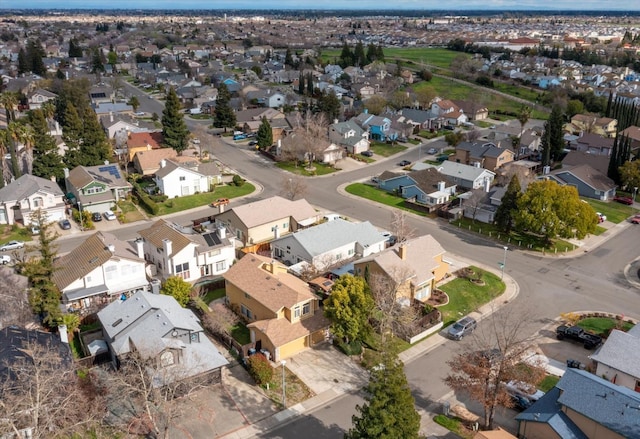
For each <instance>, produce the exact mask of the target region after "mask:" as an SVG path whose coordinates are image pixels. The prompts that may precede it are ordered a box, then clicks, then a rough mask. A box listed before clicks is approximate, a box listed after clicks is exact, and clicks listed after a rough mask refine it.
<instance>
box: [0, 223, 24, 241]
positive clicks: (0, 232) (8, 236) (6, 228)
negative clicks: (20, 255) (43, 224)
mask: <svg viewBox="0 0 640 439" xmlns="http://www.w3.org/2000/svg"><path fill="white" fill-rule="evenodd" d="M31 239H32V238H31V233H30V231H29V230H28V229H25V228H24V227H20V226H18V225H12V226H10V225H8V224H4V225H0V244H4V243H6V242H9V241H31Z"/></svg>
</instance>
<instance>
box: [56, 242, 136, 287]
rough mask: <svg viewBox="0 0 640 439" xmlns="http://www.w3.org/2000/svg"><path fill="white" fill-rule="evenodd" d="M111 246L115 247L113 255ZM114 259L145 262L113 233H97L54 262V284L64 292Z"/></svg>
mask: <svg viewBox="0 0 640 439" xmlns="http://www.w3.org/2000/svg"><path fill="white" fill-rule="evenodd" d="M109 245H113V246H114V247H115V251H114V252H113V253H112V252H111V251H110V250H109ZM113 257H117V258H124V259H132V260H136V261H143V260H142V259H140V258H138V256H137V254H136V252H135V251H134V249H133V247H132V246H131V245H130V244H129V243H127V242H124V241H120V240H119V239H118V238H116V237H115V236H113V235H112V234H111V233H106V232H97V233H94V234H93V235H91V236H90V237H89V238H87V239H86V240H85V241H84V242H83V243H82V244H80V245H79V246H78V247H76V248H75V249H74V250H72V251H71V252H69V253H67V254H66V255H64V256H62V257H61V258H59V259H57V260H56V261H55V262H54V264H53V266H54V270H55V271H54V272H53V282H54V283H55V284H56V286H57V287H58V289H60V290H63V289H65V288H66V287H68V286H69V285H70V284H71V283H72V282H74V281H76V280H78V279H80V278H82V277H84V276H86V275H87V274H89V273H91V272H92V271H93V270H95V269H96V268H97V267H100V266H101V265H102V264H104V263H105V262H107V261H108V260H110V259H111V258H113Z"/></svg>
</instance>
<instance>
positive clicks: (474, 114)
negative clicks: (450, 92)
mask: <svg viewBox="0 0 640 439" xmlns="http://www.w3.org/2000/svg"><path fill="white" fill-rule="evenodd" d="M451 102H453V103H454V105H457V106H458V108H460V109H461V110H462V112H463V113H464V114H466V115H467V117H468V120H484V119H486V118H488V117H489V109H488V108H487V107H485V106H484V105H482V104H480V103H478V102H476V101H460V100H453V99H452V100H451Z"/></svg>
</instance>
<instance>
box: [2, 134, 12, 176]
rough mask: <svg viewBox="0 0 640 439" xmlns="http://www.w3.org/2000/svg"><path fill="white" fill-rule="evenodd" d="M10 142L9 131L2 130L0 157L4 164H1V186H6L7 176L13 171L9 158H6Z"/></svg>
mask: <svg viewBox="0 0 640 439" xmlns="http://www.w3.org/2000/svg"><path fill="white" fill-rule="evenodd" d="M10 144H11V141H10V136H9V131H8V130H0V156H1V157H0V159H2V165H0V188H2V187H4V185H5V183H6V181H5V177H6V176H8V175H11V171H10V170H9V166H8V165H7V159H6V158H5V155H6V154H7V151H8V150H9V145H10Z"/></svg>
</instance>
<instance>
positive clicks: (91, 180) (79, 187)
mask: <svg viewBox="0 0 640 439" xmlns="http://www.w3.org/2000/svg"><path fill="white" fill-rule="evenodd" d="M64 180H65V185H66V189H67V193H71V194H73V196H74V197H75V199H76V200H77V202H78V206H79V207H80V209H82V210H87V211H89V212H98V213H102V212H106V211H108V210H111V208H112V207H114V206H115V205H116V203H117V202H118V201H119V200H121V199H123V198H126V196H127V195H128V194H129V193H130V192H131V189H132V186H131V183H129V182H128V181H127V180H126V179H125V178H124V176H123V173H122V171H121V170H120V166H119V165H117V164H110V163H105V164H104V165H98V166H76V167H75V168H73V169H72V170H71V171H70V172H69V170H68V169H66V168H65V170H64Z"/></svg>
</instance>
